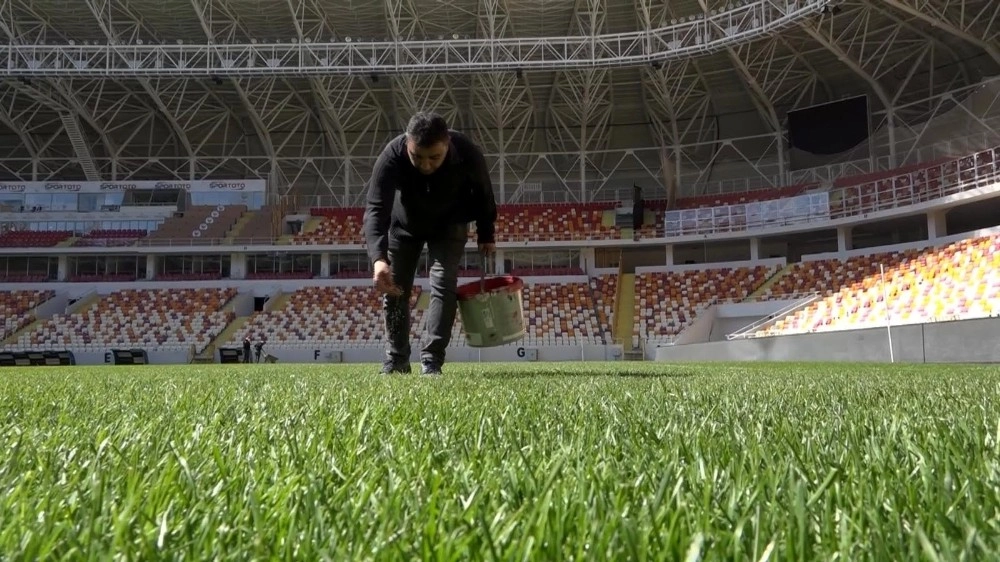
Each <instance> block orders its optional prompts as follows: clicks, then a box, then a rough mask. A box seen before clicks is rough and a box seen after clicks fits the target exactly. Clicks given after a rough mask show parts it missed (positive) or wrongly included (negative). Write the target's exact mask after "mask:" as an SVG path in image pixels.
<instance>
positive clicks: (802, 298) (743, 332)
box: [726, 292, 820, 340]
mask: <svg viewBox="0 0 1000 562" xmlns="http://www.w3.org/2000/svg"><path fill="white" fill-rule="evenodd" d="M819 296H820V295H819V293H816V292H814V293H809V294H807V295H799V296H784V297H783V299H782V300H792V301H793V302H791V303H789V304H787V305H785V306H783V307H781V308H779V309H778V310H776V311H774V312H772V313H770V314H768V315H767V316H765V317H763V318H761V319H759V320H757V321H755V322H752V323H750V324H748V325H746V326H744V327H742V328H740V329H739V330H736V331H735V332H732V333H730V334H726V339H727V340H734V339H737V338H748V337H753V335H754V334H755V333H756V332H757V330H759V329H761V328H763V327H765V326H767V325H768V324H773V323H774V322H777V321H778V320H781V319H782V318H784V317H785V316H788V315H789V314H791V313H793V312H795V311H797V310H800V309H802V308H804V307H805V306H807V305H809V304H811V303H813V302H814V301H816V300H817V299H819Z"/></svg>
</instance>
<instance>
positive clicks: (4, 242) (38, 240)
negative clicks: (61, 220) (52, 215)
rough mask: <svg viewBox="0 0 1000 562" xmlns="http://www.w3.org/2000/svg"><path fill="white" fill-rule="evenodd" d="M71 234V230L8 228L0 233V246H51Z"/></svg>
mask: <svg viewBox="0 0 1000 562" xmlns="http://www.w3.org/2000/svg"><path fill="white" fill-rule="evenodd" d="M72 236H73V231H71V230H8V231H7V232H4V233H3V234H0V248H51V247H52V246H55V245H56V244H59V243H60V242H64V241H66V240H67V239H69V238H70V237H72Z"/></svg>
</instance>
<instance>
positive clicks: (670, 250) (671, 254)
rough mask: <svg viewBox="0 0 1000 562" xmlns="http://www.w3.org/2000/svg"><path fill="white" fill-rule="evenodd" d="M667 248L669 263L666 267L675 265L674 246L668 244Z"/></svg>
mask: <svg viewBox="0 0 1000 562" xmlns="http://www.w3.org/2000/svg"><path fill="white" fill-rule="evenodd" d="M665 248H666V249H667V263H666V265H668V266H671V265H674V245H673V244H667V245H666V246H665Z"/></svg>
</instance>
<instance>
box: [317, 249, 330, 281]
mask: <svg viewBox="0 0 1000 562" xmlns="http://www.w3.org/2000/svg"><path fill="white" fill-rule="evenodd" d="M319 276H320V277H322V278H324V279H326V278H327V277H330V254H328V253H326V252H323V253H322V254H320V255H319Z"/></svg>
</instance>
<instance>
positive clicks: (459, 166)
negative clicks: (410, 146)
mask: <svg viewBox="0 0 1000 562" xmlns="http://www.w3.org/2000/svg"><path fill="white" fill-rule="evenodd" d="M450 132H451V144H450V146H449V148H448V155H447V156H446V157H445V161H444V163H442V164H441V167H440V168H438V169H437V170H435V171H434V173H433V174H430V175H427V176H425V175H423V174H421V173H420V171H419V170H417V169H416V168H414V167H413V164H412V163H410V157H409V155H408V154H407V152H406V135H405V134H402V135H399V136H398V137H396V138H395V139H393V140H392V141H390V142H389V144H387V145H386V147H385V148H384V149H383V150H382V154H380V155H379V157H378V160H376V161H375V168H374V169H373V170H372V178H371V184H370V185H369V186H368V202H367V207H366V209H365V216H364V234H365V240H366V241H367V244H368V258H369V260H370V263H374V262H375V261H376V260H379V259H384V260H386V261H388V249H389V226H390V224H391V225H392V227H393V230H395V229H397V228H401V229H402V230H404V231H406V232H407V233H409V234H411V235H413V236H415V237H417V238H422V239H424V240H430V239H434V238H437V237H441V236H445V235H447V234H446V233H447V232H449V231H450V230H453V229H451V228H449V227H454V226H455V225H458V224H468V223H470V222H475V223H476V233H477V238H478V242H479V243H480V244H484V243H488V242H493V241H494V232H495V230H494V229H495V227H494V223H495V222H496V218H497V205H496V198H495V196H494V194H493V184H492V182H491V181H490V172H489V168H488V167H487V166H486V158H484V157H483V153H482V151H481V150H480V149H479V147H478V146H476V144H475V143H474V142H473V141H472V140H471V139H470V138H469V137H468V136H466V135H464V134H462V133H459V132H457V131H450Z"/></svg>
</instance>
